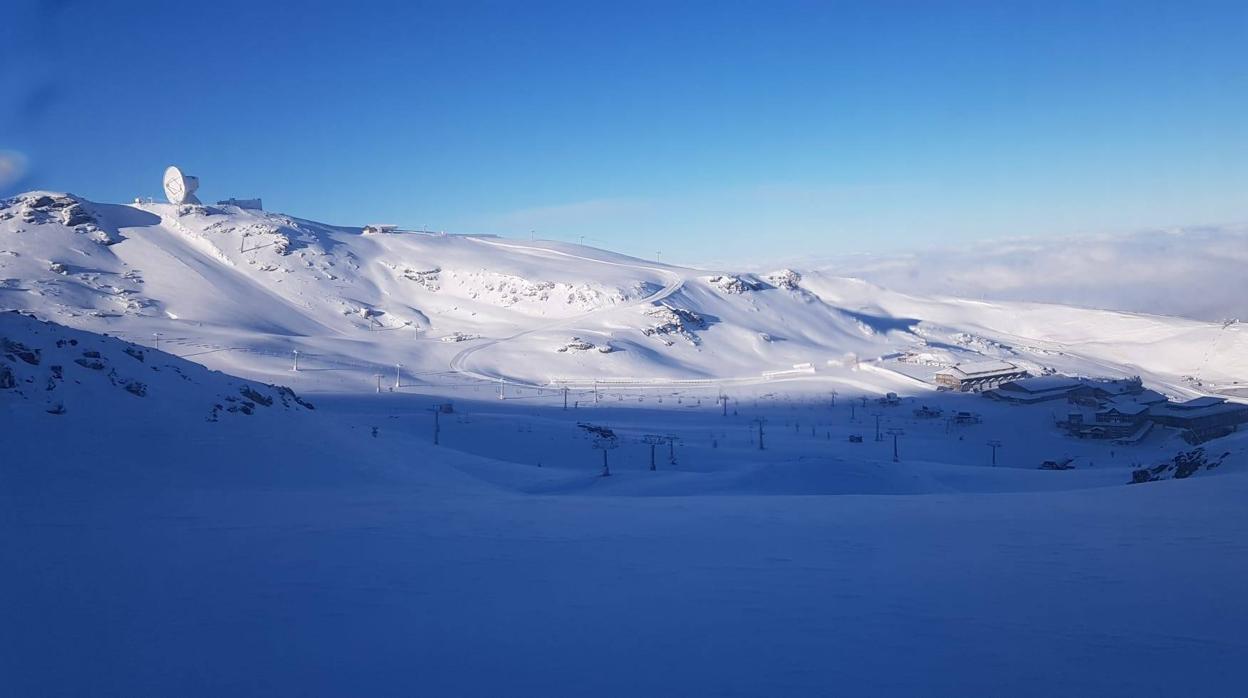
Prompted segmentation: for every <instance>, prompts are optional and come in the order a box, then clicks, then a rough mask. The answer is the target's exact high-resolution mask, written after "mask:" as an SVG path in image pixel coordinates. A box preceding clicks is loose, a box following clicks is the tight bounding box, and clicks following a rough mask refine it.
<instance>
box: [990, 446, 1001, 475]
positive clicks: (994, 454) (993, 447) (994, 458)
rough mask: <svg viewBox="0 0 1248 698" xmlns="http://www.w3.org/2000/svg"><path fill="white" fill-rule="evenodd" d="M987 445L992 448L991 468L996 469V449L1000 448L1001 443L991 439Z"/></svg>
mask: <svg viewBox="0 0 1248 698" xmlns="http://www.w3.org/2000/svg"><path fill="white" fill-rule="evenodd" d="M988 445H989V446H991V447H992V467H994V468H995V467H997V449H998V448H1000V447H1001V442H1000V441H997V440H996V439H993V440H991V441H989V442H988Z"/></svg>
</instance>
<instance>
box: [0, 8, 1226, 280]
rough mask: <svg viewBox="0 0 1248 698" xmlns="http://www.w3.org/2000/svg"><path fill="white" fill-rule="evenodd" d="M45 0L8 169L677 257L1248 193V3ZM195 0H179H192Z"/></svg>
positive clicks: (19, 98)
mask: <svg viewBox="0 0 1248 698" xmlns="http://www.w3.org/2000/svg"><path fill="white" fill-rule="evenodd" d="M261 4H263V3H218V2H213V3H178V2H169V1H168V0H164V1H162V2H152V3H142V2H126V3H111V2H76V3H75V2H69V3H64V2H53V3H43V4H32V3H27V4H22V5H21V6H19V7H18V8H17V9H16V10H13V11H8V10H6V13H5V14H6V21H5V24H7V25H8V27H7V28H5V29H0V32H3V35H2V36H0V38H3V39H4V44H5V45H6V46H7V47H6V48H4V49H0V50H2V51H3V61H0V78H3V81H4V85H5V91H4V94H5V97H4V100H5V104H4V105H3V107H4V108H3V109H0V149H7V150H15V151H18V152H21V153H23V154H24V155H25V156H26V157H27V158H28V161H29V163H30V170H29V173H28V175H27V176H26V178H25V179H24V180H23V181H22V182H21V183H20V184H18V185H14V186H10V187H9V190H10V191H12V190H13V189H15V188H21V189H29V188H34V187H39V188H49V189H58V190H69V191H72V192H75V193H79V194H82V195H84V196H87V197H90V198H93V199H97V200H110V201H125V200H129V199H132V198H133V197H134V196H136V195H151V196H158V195H159V179H160V174H161V171H162V169H163V168H164V166H165V165H166V164H168V163H178V164H180V165H182V166H183V167H184V169H185V170H186V171H188V172H190V173H193V174H197V175H199V176H200V178H201V179H202V182H203V184H202V188H201V193H202V194H203V198H204V199H205V200H215V199H217V198H224V197H227V196H231V195H234V196H240V197H241V196H262V197H264V199H265V203H266V206H267V207H269V208H271V209H277V210H281V211H284V212H288V213H292V214H295V215H299V216H304V217H308V218H314V219H318V220H325V221H328V222H334V223H343V224H363V223H367V222H394V223H399V224H402V225H405V226H430V227H433V228H437V229H445V230H449V231H474V232H486V231H488V232H498V233H503V234H508V235H515V236H523V237H528V236H529V234H530V231H536V234H537V235H538V236H539V237H548V238H562V239H576V237H577V236H579V235H585V236H586V238H587V241H593V242H595V243H596V244H600V245H603V246H608V247H612V248H614V249H618V250H621V251H625V252H631V253H635V254H641V255H645V256H653V254H654V252H655V251H656V250H660V249H661V250H663V252H664V258H665V259H671V260H682V261H699V260H708V259H724V260H735V261H744V262H748V261H753V260H759V259H763V258H774V257H792V256H795V255H802V254H810V255H828V254H835V253H839V252H858V251H879V250H894V249H898V248H905V247H926V246H932V245H941V244H948V243H956V242H959V241H963V240H972V239H979V238H985V237H997V236H1008V235H1024V234H1027V235H1034V234H1069V233H1078V232H1109V231H1125V230H1131V229H1136V228H1145V227H1157V226H1171V225H1184V224H1206V223H1223V222H1239V221H1244V220H1248V50H1245V47H1246V46H1248V3H1245V2H1242V0H1241V1H1238V2H1224V3H1202V2H1186V1H1185V2H1175V1H1173V0H1170V1H1166V2H1146V1H1144V0H1138V1H1134V2H1110V3H1098V2H1073V3H1063V2H1032V3H1016V2H999V1H998V2H983V3H978V2H964V3H941V2H935V1H930V2H909V3H908V2H881V1H878V0H876V1H869V2H853V3H851V2H818V3H776V2H744V3H734V2H723V1H719V2H709V3H695V2H685V3H680V2H654V3H650V2H627V3H614V4H608V3H603V2H592V1H591V2H576V3H543V2H521V1H519V0H516V1H513V2H490V3H478V2H462V1H459V2H446V3H419V2H405V3H393V4H375V3H368V2H333V3H302V4H300V9H293V7H294V5H296V4H297V3H293V2H292V3H280V4H279V3H274V5H273V6H272V7H268V8H264V7H259V5H261ZM182 8H184V9H182Z"/></svg>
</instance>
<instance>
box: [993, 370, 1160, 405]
mask: <svg viewBox="0 0 1248 698" xmlns="http://www.w3.org/2000/svg"><path fill="white" fill-rule="evenodd" d="M984 397H990V398H993V399H995V400H1001V401H1002V402H1012V403H1015V404H1022V405H1030V404H1034V403H1037V402H1047V401H1049V400H1068V401H1070V402H1073V403H1076V404H1079V405H1083V406H1085V407H1100V406H1102V405H1103V404H1104V403H1105V402H1106V401H1107V400H1118V399H1125V400H1128V401H1130V402H1134V403H1139V404H1142V405H1155V404H1158V403H1162V402H1165V401H1166V396H1165V395H1162V394H1161V393H1159V392H1157V391H1156V390H1149V389H1147V388H1145V387H1144V383H1143V382H1142V381H1141V380H1140V379H1139V378H1121V379H1110V380H1105V379H1095V378H1075V377H1072V376H1063V375H1057V374H1054V375H1049V376H1034V377H1031V378H1023V379H1021V380H1016V381H1010V382H1008V383H1002V384H1001V386H1000V387H998V388H993V389H992V390H985V391H984Z"/></svg>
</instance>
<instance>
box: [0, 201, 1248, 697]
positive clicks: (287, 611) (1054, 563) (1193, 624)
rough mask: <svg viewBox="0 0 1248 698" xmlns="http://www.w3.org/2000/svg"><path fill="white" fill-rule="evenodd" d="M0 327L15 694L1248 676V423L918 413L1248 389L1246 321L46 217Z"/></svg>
mask: <svg viewBox="0 0 1248 698" xmlns="http://www.w3.org/2000/svg"><path fill="white" fill-rule="evenodd" d="M0 309H7V310H16V311H20V312H3V313H0V511H4V512H5V516H0V554H3V555H4V559H5V560H6V563H9V568H8V570H7V571H6V573H5V574H4V575H0V579H2V580H3V581H0V591H2V592H3V593H0V598H3V599H5V601H0V619H3V621H4V624H5V627H6V628H13V629H15V630H16V631H15V632H9V633H0V676H4V677H5V687H6V688H8V689H9V691H8V692H9V693H12V694H14V695H40V696H42V695H82V694H84V693H91V694H105V695H221V694H230V695H272V694H289V693H300V694H306V695H348V694H368V695H408V694H412V693H416V694H428V695H481V696H493V695H499V694H525V695H529V694H533V695H536V694H541V695H565V694H566V695H585V694H594V695H639V694H645V695H672V694H681V695H702V694H707V693H711V694H725V695H736V694H740V695H771V694H783V695H825V694H827V693H828V692H829V690H830V688H829V687H833V688H832V689H831V690H832V691H833V692H837V691H840V692H843V693H849V694H870V695H898V696H903V695H904V696H909V695H916V694H936V695H977V694H984V695H1049V694H1087V693H1095V694H1097V695H1106V696H1135V695H1141V694H1147V693H1149V692H1150V691H1151V692H1161V693H1165V694H1175V695H1179V694H1184V693H1197V694H1207V695H1220V694H1226V693H1228V690H1232V691H1233V686H1236V685H1240V684H1242V683H1243V678H1242V674H1243V671H1242V670H1241V671H1239V672H1235V671H1233V670H1232V671H1228V669H1227V668H1228V667H1232V668H1235V667H1241V666H1243V662H1242V661H1240V659H1241V658H1242V657H1243V656H1244V652H1245V646H1244V643H1243V640H1242V634H1243V633H1242V627H1243V623H1244V619H1245V618H1248V609H1246V608H1245V607H1244V604H1243V603H1242V601H1240V599H1241V598H1242V594H1240V593H1239V585H1240V580H1241V579H1242V578H1243V576H1244V574H1245V572H1246V571H1248V570H1246V562H1245V561H1248V555H1244V554H1242V553H1243V552H1244V543H1243V541H1244V539H1245V536H1246V535H1248V525H1246V524H1245V517H1244V516H1243V501H1244V498H1245V495H1246V494H1248V468H1246V466H1248V432H1246V431H1243V430H1240V431H1238V432H1235V433H1231V434H1229V435H1224V436H1222V437H1221V438H1217V439H1216V440H1214V441H1209V442H1206V443H1205V444H1204V445H1203V446H1195V445H1194V444H1192V443H1189V442H1188V441H1187V440H1185V439H1184V435H1183V434H1182V433H1180V431H1179V430H1178V429H1172V428H1163V427H1159V428H1155V429H1152V430H1151V431H1148V432H1147V434H1146V438H1143V439H1142V440H1137V441H1134V442H1131V443H1118V442H1115V441H1111V440H1109V439H1078V438H1074V437H1072V436H1071V435H1070V434H1069V433H1067V432H1066V431H1065V430H1063V429H1061V428H1059V426H1058V425H1057V420H1058V417H1059V415H1058V414H1056V413H1057V412H1058V411H1059V410H1061V411H1064V410H1067V409H1069V408H1068V407H1067V403H1066V401H1065V400H1061V401H1055V402H1044V403H1039V404H1034V405H1022V404H1012V403H1007V402H1001V401H995V400H985V399H983V398H981V397H978V396H975V395H972V394H966V393H937V392H935V390H934V388H933V386H932V384H931V377H932V373H933V372H934V371H936V370H937V369H938V368H939V367H942V366H946V365H949V364H952V363H956V362H961V361H968V360H977V359H984V358H992V359H1001V360H1006V361H1010V362H1013V363H1016V364H1018V365H1019V366H1021V367H1025V368H1027V369H1028V370H1029V371H1032V372H1036V373H1044V372H1046V371H1050V370H1052V371H1061V372H1064V373H1070V374H1084V375H1090V376H1107V377H1112V376H1127V375H1141V376H1142V378H1143V380H1144V381H1145V383H1146V384H1148V385H1149V387H1152V388H1156V389H1159V390H1161V391H1163V392H1166V393H1169V394H1171V395H1172V396H1176V397H1177V396H1182V395H1197V394H1202V393H1211V392H1219V391H1221V392H1225V393H1227V394H1242V391H1243V382H1244V381H1245V380H1246V378H1248V365H1246V364H1245V362H1246V361H1248V346H1245V338H1246V335H1245V333H1244V329H1243V326H1242V325H1239V324H1226V325H1223V324H1219V323H1207V322H1197V321H1192V320H1182V319H1176V318H1170V317H1160V316H1150V315H1139V314H1130V313H1122V312H1108V311H1095V310H1086V309H1079V308H1072V307H1066V306H1059V305H1045V304H1037V303H1025V302H991V303H990V302H983V301H978V300H966V299H958V298H947V297H923V296H916V295H907V294H903V293H897V292H894V291H891V290H887V289H885V288H881V287H879V286H876V285H872V284H870V283H866V282H864V281H859V280H854V279H847V278H842V277H839V276H835V275H831V274H827V273H822V272H811V271H809V270H806V269H800V268H799V269H796V270H794V269H778V270H774V271H766V272H760V273H752V274H751V273H741V272H734V271H731V270H700V269H690V268H681V267H675V266H670V265H662V264H657V263H654V262H648V261H644V260H639V259H634V258H629V257H625V256H621V255H616V254H612V253H609V252H605V251H602V250H596V249H592V248H587V247H580V246H576V245H567V244H561V243H552V242H537V241H530V242H524V241H514V240H503V239H499V238H491V237H480V236H477V237H470V236H456V235H440V234H430V233H416V232H389V233H387V232H367V233H366V232H365V231H364V229H363V228H347V227H336V226H328V225H324V224H319V223H313V222H310V221H305V220H301V219H297V218H292V217H289V216H284V215H280V214H272V213H265V212H260V211H253V210H243V209H238V208H234V207H209V206H183V207H176V206H171V205H163V204H135V205H124V206H123V205H112V204H98V203H93V202H90V201H86V200H83V199H81V198H79V197H74V196H71V195H67V194H55V193H48V192H35V193H31V194H26V195H22V196H20V197H17V198H15V199H12V200H9V201H6V202H4V203H3V205H0ZM295 352H298V354H296V353H295ZM296 369H297V370H296ZM236 376H238V377H236ZM487 381H489V382H487ZM1123 383H1126V382H1123ZM277 384H280V385H289V386H291V388H293V389H294V390H293V391H292V390H290V389H287V388H284V387H278V385H277ZM495 384H497V385H495ZM1103 385H1107V384H1103ZM552 388H555V390H552ZM557 388H564V389H563V390H558V389H557ZM496 389H497V390H498V391H499V397H502V396H504V394H505V397H507V398H508V399H506V400H499V399H497V398H496V396H495V394H494V391H495V390H496ZM296 391H297V392H296ZM892 391H895V392H897V393H899V394H900V396H885V395H881V393H885V392H892ZM309 393H315V394H313V395H308V394H309ZM312 405H315V408H313V407H312ZM1120 406H1121V405H1120ZM764 441H765V444H764ZM608 466H609V467H608ZM607 473H609V474H610V475H611V476H610V477H604V476H603V475H606V474H607ZM1155 481H1157V482H1155ZM1163 481H1164V482H1163ZM1129 483H1134V484H1129ZM792 495H801V496H792ZM844 495H848V496H844ZM9 561H12V562H9ZM1176 590H1177V593H1176ZM621 638H624V640H625V641H621ZM933 638H935V640H933ZM897 657H906V658H907V659H906V661H905V662H902V663H898V662H897ZM1176 666H1179V667H1183V668H1184V670H1182V671H1176V670H1175V668H1174V667H1176ZM637 667H646V670H644V671H638V670H637ZM1054 667H1058V668H1059V669H1060V670H1056V671H1055V670H1054ZM67 668H69V669H72V670H69V669H67ZM482 668H486V669H488V670H486V671H482Z"/></svg>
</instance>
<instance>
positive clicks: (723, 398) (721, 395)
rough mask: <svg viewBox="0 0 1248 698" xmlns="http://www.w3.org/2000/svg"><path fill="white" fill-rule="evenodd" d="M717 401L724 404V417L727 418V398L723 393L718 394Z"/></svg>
mask: <svg viewBox="0 0 1248 698" xmlns="http://www.w3.org/2000/svg"><path fill="white" fill-rule="evenodd" d="M719 401H720V402H722V403H723V404H724V416H725V417H727V416H728V396H727V395H725V394H723V393H720V394H719Z"/></svg>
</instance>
